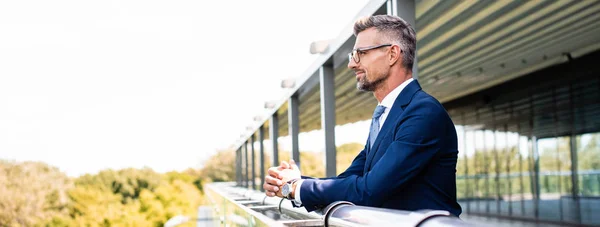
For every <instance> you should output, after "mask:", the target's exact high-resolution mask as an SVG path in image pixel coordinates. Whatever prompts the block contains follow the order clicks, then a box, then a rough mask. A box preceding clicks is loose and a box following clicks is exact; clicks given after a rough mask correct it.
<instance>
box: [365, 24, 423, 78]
mask: <svg viewBox="0 0 600 227" xmlns="http://www.w3.org/2000/svg"><path fill="white" fill-rule="evenodd" d="M373 27H374V28H375V29H377V31H378V32H379V33H381V34H383V35H384V37H385V39H387V40H388V41H390V42H395V43H396V44H398V45H399V46H400V49H402V52H403V56H402V64H403V65H404V67H405V68H406V69H407V70H410V71H412V67H413V63H414V59H415V49H416V46H417V38H416V37H417V36H416V34H415V30H414V29H413V28H412V27H411V26H410V24H409V23H407V22H406V21H404V20H403V19H402V18H400V17H397V16H391V15H374V16H368V17H363V18H360V19H358V21H356V23H354V35H358V33H360V32H362V31H364V30H367V29H369V28H373Z"/></svg>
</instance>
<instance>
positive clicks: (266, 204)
mask: <svg viewBox="0 0 600 227" xmlns="http://www.w3.org/2000/svg"><path fill="white" fill-rule="evenodd" d="M205 188H206V189H207V192H208V193H207V195H208V196H209V200H210V201H211V203H213V206H215V212H216V213H218V215H219V216H220V217H221V218H220V219H221V222H222V223H224V222H228V221H230V222H231V221H232V222H234V223H235V224H237V225H245V224H244V220H247V225H248V226H262V225H264V226H327V227H328V226H340V227H346V226H348V227H355V226H356V227H358V226H360V227H363V226H448V227H455V226H456V227H462V226H474V225H473V224H470V223H467V222H464V221H462V220H460V219H459V218H457V217H455V216H453V215H452V214H450V212H448V211H441V210H420V211H403V210H392V209H384V208H375V207H366V206H356V205H354V204H352V203H350V202H346V201H339V202H335V203H332V204H330V205H329V206H327V207H325V208H324V209H323V210H318V211H316V212H306V210H305V209H304V208H295V207H293V206H292V204H291V203H290V202H288V201H284V200H282V199H280V198H277V197H267V196H266V195H265V194H264V192H260V191H256V190H251V189H247V188H242V187H235V183H231V182H227V183H212V184H208V185H206V187H205ZM211 195H212V196H215V195H218V196H220V197H222V198H221V199H219V198H211ZM218 201H224V202H223V203H219V202H218ZM227 202H228V203H229V205H231V207H227ZM218 207H221V208H220V209H219V208H218ZM228 210H229V211H233V213H234V214H233V215H232V214H227V212H228ZM227 216H233V217H235V218H233V219H235V220H229V219H228V218H227ZM284 216H285V217H286V218H285V220H284V218H282V217H284ZM230 219H232V218H230ZM277 219H279V220H277Z"/></svg>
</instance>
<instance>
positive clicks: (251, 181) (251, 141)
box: [250, 134, 256, 190]
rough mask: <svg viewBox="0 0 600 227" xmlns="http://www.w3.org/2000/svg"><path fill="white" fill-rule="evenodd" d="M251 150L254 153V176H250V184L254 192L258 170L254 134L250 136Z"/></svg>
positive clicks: (252, 159)
mask: <svg viewBox="0 0 600 227" xmlns="http://www.w3.org/2000/svg"><path fill="white" fill-rule="evenodd" d="M250 150H251V152H252V158H251V161H252V165H251V167H252V174H251V175H250V176H251V177H252V178H250V183H251V185H252V190H256V168H255V166H256V165H255V162H256V161H255V160H256V155H254V134H252V135H251V136H250Z"/></svg>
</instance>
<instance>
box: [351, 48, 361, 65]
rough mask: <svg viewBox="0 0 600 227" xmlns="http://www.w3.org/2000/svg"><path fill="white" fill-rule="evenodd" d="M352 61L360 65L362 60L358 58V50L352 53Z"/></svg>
mask: <svg viewBox="0 0 600 227" xmlns="http://www.w3.org/2000/svg"><path fill="white" fill-rule="evenodd" d="M352 60H354V62H356V63H358V62H359V61H360V58H358V51H357V50H353V51H352Z"/></svg>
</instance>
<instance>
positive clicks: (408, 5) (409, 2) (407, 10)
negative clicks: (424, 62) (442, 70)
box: [386, 0, 419, 80]
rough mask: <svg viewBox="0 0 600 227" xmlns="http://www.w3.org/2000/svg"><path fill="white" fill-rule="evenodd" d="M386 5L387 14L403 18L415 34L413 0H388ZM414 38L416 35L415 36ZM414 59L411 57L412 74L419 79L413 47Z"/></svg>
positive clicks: (414, 6) (414, 5)
mask: <svg viewBox="0 0 600 227" xmlns="http://www.w3.org/2000/svg"><path fill="white" fill-rule="evenodd" d="M386 7H387V14H388V15H394V16H399V17H401V18H402V19H404V21H406V22H407V23H409V24H410V25H411V26H412V27H413V29H415V36H416V35H417V33H416V32H417V23H416V21H417V19H416V16H415V15H416V14H415V11H416V4H415V0H388V1H387V2H386ZM415 38H416V37H415ZM414 55H415V56H414V59H413V67H412V76H413V78H414V79H415V80H416V79H419V72H418V67H417V50H416V49H415V54H414Z"/></svg>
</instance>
